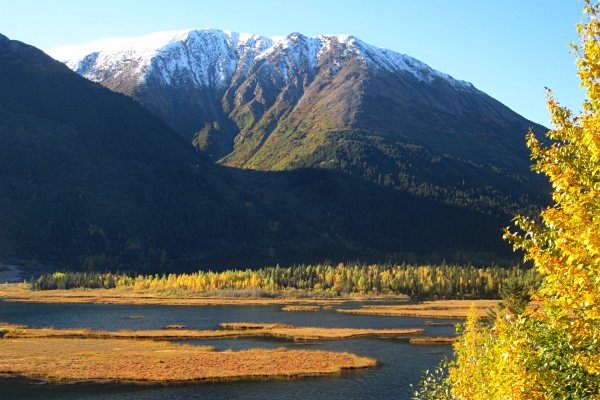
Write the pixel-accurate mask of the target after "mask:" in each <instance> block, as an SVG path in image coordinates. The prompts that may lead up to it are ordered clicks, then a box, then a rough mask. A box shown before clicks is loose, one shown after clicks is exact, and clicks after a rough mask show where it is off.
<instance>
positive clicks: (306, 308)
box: [281, 305, 333, 312]
mask: <svg viewBox="0 0 600 400" xmlns="http://www.w3.org/2000/svg"><path fill="white" fill-rule="evenodd" d="M332 308H333V307H332V306H319V305H298V306H296V305H290V306H284V307H282V308H281V311H292V312H293V311H300V312H305V311H311V312H312V311H325V310H331V309H332Z"/></svg>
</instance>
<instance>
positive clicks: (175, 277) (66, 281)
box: [32, 264, 539, 299]
mask: <svg viewBox="0 0 600 400" xmlns="http://www.w3.org/2000/svg"><path fill="white" fill-rule="evenodd" d="M515 278H517V279H519V281H521V282H522V283H524V284H525V285H526V286H527V287H530V288H534V287H536V286H537V285H538V284H539V275H538V274H537V273H536V272H535V271H534V270H531V269H522V268H517V267H513V268H502V267H498V266H491V267H485V268H479V267H473V266H460V265H364V264H348V265H345V264H338V265H335V266H334V265H327V264H317V265H298V266H294V267H285V268H283V267H279V266H276V267H266V268H261V269H255V270H252V269H246V270H227V271H221V272H212V271H208V272H206V271H199V272H196V273H191V274H169V275H138V276H128V275H115V274H111V273H106V274H94V273H73V272H66V273H65V272H57V273H54V274H52V275H45V276H42V277H40V278H39V279H37V280H36V281H35V282H33V284H32V286H33V288H34V289H36V290H49V289H71V288H115V287H126V288H133V289H134V290H141V291H155V292H167V291H181V292H192V293H207V292H218V291H239V290H243V289H253V290H258V291H260V292H263V293H264V294H277V293H280V292H286V291H290V290H293V291H296V292H297V291H304V292H306V293H307V294H309V293H310V294H312V295H319V294H331V295H340V294H392V295H397V294H404V295H408V296H410V297H412V298H429V299H431V298H465V297H469V298H497V297H499V293H500V292H501V291H502V289H503V287H504V286H505V282H507V281H508V280H510V279H515Z"/></svg>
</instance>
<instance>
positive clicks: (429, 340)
mask: <svg viewBox="0 0 600 400" xmlns="http://www.w3.org/2000/svg"><path fill="white" fill-rule="evenodd" d="M457 339H458V336H413V337H411V338H410V339H408V343H410V344H418V345H435V344H444V345H445V344H452V343H454V342H456V340H457Z"/></svg>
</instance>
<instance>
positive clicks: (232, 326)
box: [219, 322, 294, 331]
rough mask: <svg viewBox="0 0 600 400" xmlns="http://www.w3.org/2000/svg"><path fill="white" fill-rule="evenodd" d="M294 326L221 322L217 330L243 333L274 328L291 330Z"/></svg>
mask: <svg viewBox="0 0 600 400" xmlns="http://www.w3.org/2000/svg"><path fill="white" fill-rule="evenodd" d="M293 327H294V325H290V324H282V323H272V324H269V323H266V324H265V323H258V322H221V323H220V324H219V328H221V329H229V330H234V331H245V330H248V329H274V328H293Z"/></svg>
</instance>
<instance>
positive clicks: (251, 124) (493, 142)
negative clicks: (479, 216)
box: [48, 29, 544, 206]
mask: <svg viewBox="0 0 600 400" xmlns="http://www.w3.org/2000/svg"><path fill="white" fill-rule="evenodd" d="M48 53H49V54H50V55H52V56H53V57H55V58H56V59H58V60H60V61H63V62H65V63H66V64H67V65H68V66H69V67H70V68H71V69H73V70H74V71H76V72H78V73H79V74H81V75H82V76H84V77H86V78H88V79H90V80H92V81H95V82H99V83H101V84H103V85H104V86H106V87H108V88H110V89H112V90H115V91H119V92H122V93H125V94H127V95H129V96H131V97H133V98H134V99H136V100H137V101H139V102H140V103H141V104H143V105H144V106H146V107H147V108H148V109H150V110H151V111H153V112H154V113H156V114H157V115H159V116H160V117H161V118H163V120H165V121H166V122H168V123H169V124H170V125H171V126H172V127H173V128H174V129H175V130H176V131H178V132H179V133H180V134H181V135H182V136H183V137H184V138H186V139H187V140H190V141H192V142H193V143H194V145H195V146H196V147H198V148H200V149H202V150H204V151H205V152H206V153H208V154H209V155H210V156H212V157H213V158H214V159H216V160H220V162H221V163H223V164H225V165H228V166H233V167H241V168H247V169H259V170H289V169H297V168H303V167H310V168H314V167H317V168H333V169H337V170H342V171H347V172H351V173H353V174H358V175H361V176H363V177H365V178H367V179H369V180H372V181H376V182H377V183H381V184H385V185H389V186H394V187H398V188H401V189H402V190H408V191H411V192H413V193H415V192H417V191H421V192H423V191H426V192H428V193H430V194H434V193H438V194H437V196H438V197H439V196H440V195H439V193H442V192H444V193H447V194H442V197H446V200H448V199H447V197H469V198H471V199H472V200H473V201H474V202H479V203H482V202H484V203H485V202H489V201H488V200H489V199H488V197H489V196H490V193H489V192H490V191H492V192H494V191H496V192H498V193H494V194H492V196H494V197H495V196H496V195H498V196H500V197H502V201H504V202H507V203H514V202H515V201H520V199H519V198H520V197H522V195H525V196H529V197H532V199H531V201H532V202H534V203H535V202H536V201H537V197H538V194H539V193H538V190H539V189H540V186H539V183H538V182H532V181H531V177H532V175H531V174H530V172H529V156H528V152H527V150H526V149H525V145H524V140H523V137H524V134H525V132H527V130H528V129H529V127H533V128H534V130H536V131H543V130H544V128H543V127H541V126H539V125H536V124H534V123H532V122H531V121H527V120H525V119H524V118H522V117H521V116H519V115H518V114H516V113H515V112H513V111H512V110H510V109H509V108H507V107H506V106H504V105H502V104H501V103H499V102H498V101H496V100H494V99H493V98H491V97H489V96H488V95H486V94H485V93H483V92H481V91H479V90H477V89H476V88H475V87H474V86H473V85H471V84H470V83H467V82H464V81H459V80H456V79H454V78H452V77H450V76H448V75H446V74H444V73H442V72H439V71H436V70H433V69H432V68H430V67H428V66H427V65H425V64H424V63H422V62H420V61H418V60H416V59H414V58H411V57H409V56H407V55H403V54H399V53H396V52H393V51H390V50H386V49H381V48H377V47H375V46H371V45H369V44H367V43H364V42H362V41H361V40H359V39H357V38H355V37H353V36H349V35H322V36H316V37H306V36H303V35H301V34H298V33H293V34H290V35H288V36H286V37H278V38H266V37H263V36H258V35H252V34H238V33H233V32H223V31H219V30H211V29H208V30H189V31H177V32H163V33H156V34H151V35H147V36H143V37H139V38H127V39H107V40H101V41H98V42H93V43H89V44H86V45H80V46H69V47H62V48H57V49H53V50H50V51H49V52H48ZM482 197H483V198H485V199H481V198H482ZM480 200H481V201H480ZM521 200H522V199H521ZM452 201H454V200H452ZM480 205H481V206H483V205H482V204H480Z"/></svg>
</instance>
